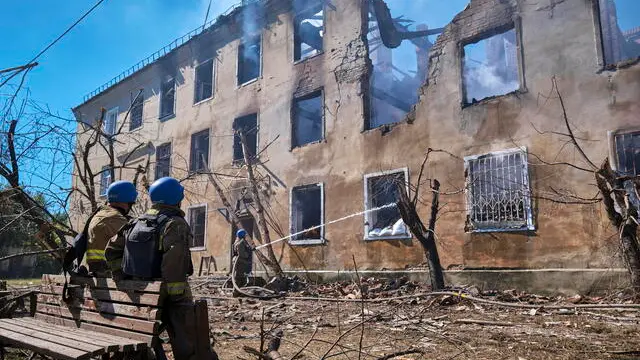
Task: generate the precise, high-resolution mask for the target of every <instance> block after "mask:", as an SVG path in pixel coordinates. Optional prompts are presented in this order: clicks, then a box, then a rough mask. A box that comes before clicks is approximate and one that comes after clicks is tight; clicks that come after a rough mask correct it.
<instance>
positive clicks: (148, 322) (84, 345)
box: [0, 275, 210, 359]
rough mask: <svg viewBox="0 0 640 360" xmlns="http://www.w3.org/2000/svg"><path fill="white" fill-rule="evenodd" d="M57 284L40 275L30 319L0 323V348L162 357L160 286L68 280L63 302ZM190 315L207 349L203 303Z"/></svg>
mask: <svg viewBox="0 0 640 360" xmlns="http://www.w3.org/2000/svg"><path fill="white" fill-rule="evenodd" d="M63 286H64V277H62V276H58V275H43V277H42V289H41V291H40V293H39V294H38V296H37V306H36V307H35V316H34V317H24V318H15V319H0V346H2V347H15V348H21V349H27V350H31V351H33V352H35V353H38V354H42V355H46V356H50V357H53V358H54V359H91V358H102V359H109V358H111V356H113V355H115V354H124V357H125V358H126V359H129V358H139V359H146V358H147V357H148V356H149V352H150V351H151V350H157V351H155V353H156V358H158V359H165V358H166V357H165V356H164V352H163V351H162V346H161V343H160V340H159V338H158V335H159V333H160V332H161V330H162V329H161V321H160V319H161V304H162V299H161V296H160V286H161V283H160V282H145V281H130V280H126V281H118V282H115V281H113V280H111V279H105V278H84V277H74V278H73V279H72V281H71V283H70V285H69V288H70V292H71V295H72V300H71V301H70V302H68V303H65V302H64V301H62V291H63ZM194 311H195V312H196V316H197V317H196V319H197V321H196V324H195V326H196V328H197V332H198V334H199V335H200V334H202V335H203V337H204V336H206V345H208V343H209V324H208V317H207V306H206V302H197V303H196V307H195V310H194ZM201 320H202V321H201ZM204 327H206V328H204ZM205 334H206V335H205ZM204 342H205V340H204V339H202V340H201V341H200V342H199V343H198V345H197V346H198V347H199V350H200V351H206V349H205V346H206V345H205V344H204ZM203 349H204V350H203ZM209 350H210V347H209Z"/></svg>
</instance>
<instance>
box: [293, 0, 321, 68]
mask: <svg viewBox="0 0 640 360" xmlns="http://www.w3.org/2000/svg"><path fill="white" fill-rule="evenodd" d="M316 6H317V5H316ZM312 8H313V5H311V6H308V7H307V8H306V9H304V10H302V11H298V12H297V13H294V14H293V64H300V63H303V62H305V61H307V60H309V59H313V58H315V57H317V56H320V55H322V54H324V51H325V50H324V49H325V48H326V40H325V38H326V34H327V6H326V4H325V3H324V2H322V3H321V4H320V9H321V10H320V11H322V50H317V49H316V50H315V51H316V52H315V53H314V54H312V55H309V56H307V57H302V49H300V55H301V57H300V59H296V52H297V50H296V49H297V48H298V46H300V47H302V42H300V45H298V40H299V36H298V29H299V27H300V23H301V22H302V20H304V19H305V18H303V19H302V20H300V18H301V16H300V13H301V12H304V11H307V10H310V9H312Z"/></svg>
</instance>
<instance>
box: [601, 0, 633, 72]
mask: <svg viewBox="0 0 640 360" xmlns="http://www.w3.org/2000/svg"><path fill="white" fill-rule="evenodd" d="M599 4H600V6H599V8H600V28H601V29H602V47H603V50H604V60H605V63H606V64H607V65H611V64H616V63H618V62H620V61H624V60H629V59H635V58H638V57H640V13H639V11H640V8H639V7H638V1H637V0H600V1H599Z"/></svg>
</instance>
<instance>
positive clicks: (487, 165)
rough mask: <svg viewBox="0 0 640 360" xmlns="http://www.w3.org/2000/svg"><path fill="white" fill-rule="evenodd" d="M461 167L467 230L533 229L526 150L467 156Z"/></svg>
mask: <svg viewBox="0 0 640 360" xmlns="http://www.w3.org/2000/svg"><path fill="white" fill-rule="evenodd" d="M465 168H466V175H467V210H468V214H467V229H468V230H471V231H485V232H489V231H514V230H533V219H532V215H531V198H530V188H529V174H528V168H527V156H526V152H524V151H522V150H520V149H517V150H509V151H505V152H500V153H493V154H487V155H482V156H477V157H469V158H466V159H465Z"/></svg>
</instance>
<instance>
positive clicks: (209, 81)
mask: <svg viewBox="0 0 640 360" xmlns="http://www.w3.org/2000/svg"><path fill="white" fill-rule="evenodd" d="M212 96H213V60H208V61H206V62H204V63H202V64H200V65H198V66H197V67H196V79H195V94H194V99H193V102H194V103H199V102H200V101H203V100H206V99H209V98H210V97H212Z"/></svg>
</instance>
